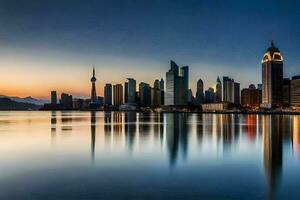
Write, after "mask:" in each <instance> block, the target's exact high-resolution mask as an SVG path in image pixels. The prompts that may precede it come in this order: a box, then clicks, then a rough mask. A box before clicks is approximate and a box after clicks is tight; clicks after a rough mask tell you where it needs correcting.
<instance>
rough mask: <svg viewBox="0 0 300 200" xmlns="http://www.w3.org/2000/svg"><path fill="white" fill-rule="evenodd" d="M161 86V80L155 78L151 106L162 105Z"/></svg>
mask: <svg viewBox="0 0 300 200" xmlns="http://www.w3.org/2000/svg"><path fill="white" fill-rule="evenodd" d="M160 88H161V81H159V80H155V81H154V84H153V88H151V106H152V107H157V106H160V105H162V104H161V103H162V102H161V94H162V93H163V91H162V90H161V89H160Z"/></svg>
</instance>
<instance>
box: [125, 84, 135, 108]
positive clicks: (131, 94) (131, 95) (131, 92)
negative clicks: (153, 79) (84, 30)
mask: <svg viewBox="0 0 300 200" xmlns="http://www.w3.org/2000/svg"><path fill="white" fill-rule="evenodd" d="M125 89H126V90H127V91H126V92H125V96H126V95H127V100H126V103H129V104H135V103H136V81H135V80H134V79H133V78H128V79H127V86H126V83H125Z"/></svg>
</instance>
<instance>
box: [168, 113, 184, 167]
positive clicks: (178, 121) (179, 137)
mask: <svg viewBox="0 0 300 200" xmlns="http://www.w3.org/2000/svg"><path fill="white" fill-rule="evenodd" d="M166 117H167V121H166V140H167V148H168V150H169V159H170V165H171V166H174V165H175V164H176V161H177V159H178V156H179V155H178V154H179V152H178V151H179V150H181V151H182V156H183V158H186V156H187V149H188V140H187V139H188V136H187V134H188V133H187V126H188V125H187V114H183V113H181V114H179V113H174V114H169V113H168V114H166Z"/></svg>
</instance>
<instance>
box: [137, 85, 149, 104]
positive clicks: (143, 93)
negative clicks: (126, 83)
mask: <svg viewBox="0 0 300 200" xmlns="http://www.w3.org/2000/svg"><path fill="white" fill-rule="evenodd" d="M139 95H140V106H141V107H149V106H151V88H150V85H149V84H148V83H144V82H141V83H140V84H139Z"/></svg>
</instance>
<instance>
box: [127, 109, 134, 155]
mask: <svg viewBox="0 0 300 200" xmlns="http://www.w3.org/2000/svg"><path fill="white" fill-rule="evenodd" d="M135 139H136V113H135V112H126V113H125V141H126V144H127V145H128V148H129V150H132V149H133V145H134V142H135Z"/></svg>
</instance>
